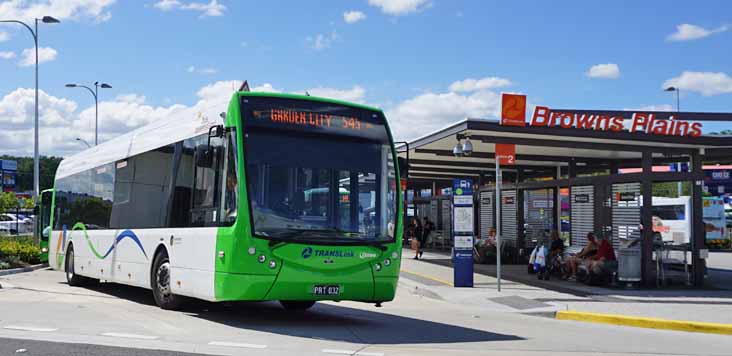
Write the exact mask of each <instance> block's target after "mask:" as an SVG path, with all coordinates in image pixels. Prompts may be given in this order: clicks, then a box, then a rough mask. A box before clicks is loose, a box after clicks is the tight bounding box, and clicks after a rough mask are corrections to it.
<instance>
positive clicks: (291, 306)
mask: <svg viewBox="0 0 732 356" xmlns="http://www.w3.org/2000/svg"><path fill="white" fill-rule="evenodd" d="M280 304H282V307H283V308H285V310H289V311H305V310H308V309H310V308H311V307H312V306H313V305H315V302H314V301H312V300H310V301H293V300H280Z"/></svg>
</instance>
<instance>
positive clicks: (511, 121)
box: [501, 93, 526, 126]
mask: <svg viewBox="0 0 732 356" xmlns="http://www.w3.org/2000/svg"><path fill="white" fill-rule="evenodd" d="M501 125H508V126H525V125H526V95H520V94H505V93H504V94H502V95H501Z"/></svg>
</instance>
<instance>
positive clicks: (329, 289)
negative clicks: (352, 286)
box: [313, 284, 341, 295]
mask: <svg viewBox="0 0 732 356" xmlns="http://www.w3.org/2000/svg"><path fill="white" fill-rule="evenodd" d="M313 294H314V295H340V294H341V286H339V285H335V284H326V285H323V284H316V285H314V286H313Z"/></svg>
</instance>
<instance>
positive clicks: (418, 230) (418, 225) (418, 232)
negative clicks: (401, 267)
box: [412, 218, 423, 260]
mask: <svg viewBox="0 0 732 356" xmlns="http://www.w3.org/2000/svg"><path fill="white" fill-rule="evenodd" d="M412 228H413V229H414V237H413V238H412V239H413V240H414V239H417V246H416V247H417V248H415V249H414V259H415V260H418V259H419V251H421V249H422V233H423V232H422V230H423V229H422V222H421V221H420V220H419V218H414V219H413V220H412ZM413 246H414V245H413Z"/></svg>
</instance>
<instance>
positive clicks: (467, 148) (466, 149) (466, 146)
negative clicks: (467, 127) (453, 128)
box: [463, 138, 473, 156]
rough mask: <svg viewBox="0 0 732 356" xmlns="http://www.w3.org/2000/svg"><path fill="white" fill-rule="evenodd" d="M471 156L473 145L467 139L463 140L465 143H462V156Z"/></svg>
mask: <svg viewBox="0 0 732 356" xmlns="http://www.w3.org/2000/svg"><path fill="white" fill-rule="evenodd" d="M471 154H473V143H472V142H470V139H469V138H465V143H463V156H470V155H471Z"/></svg>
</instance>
